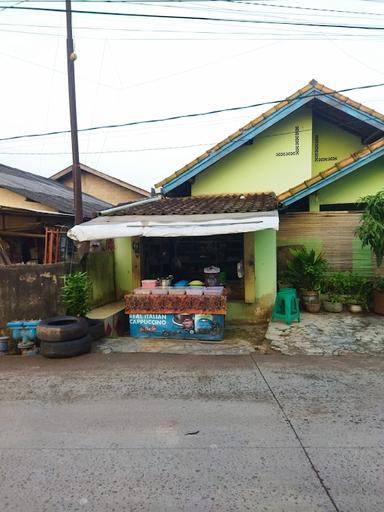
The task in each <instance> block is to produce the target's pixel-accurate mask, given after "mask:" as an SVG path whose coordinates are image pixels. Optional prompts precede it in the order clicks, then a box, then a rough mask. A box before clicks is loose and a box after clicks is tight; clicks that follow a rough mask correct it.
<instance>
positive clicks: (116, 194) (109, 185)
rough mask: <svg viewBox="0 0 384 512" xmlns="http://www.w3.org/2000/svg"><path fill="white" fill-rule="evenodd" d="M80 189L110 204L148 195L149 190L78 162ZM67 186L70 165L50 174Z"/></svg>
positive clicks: (70, 177)
mask: <svg viewBox="0 0 384 512" xmlns="http://www.w3.org/2000/svg"><path fill="white" fill-rule="evenodd" d="M80 169H81V187H82V191H83V192H85V193H86V194H90V195H92V196H94V197H97V198H99V199H101V200H103V201H106V202H107V203H110V204H114V205H116V204H123V203H128V202H131V201H137V200H138V199H143V198H145V197H149V195H150V194H149V192H148V191H147V190H144V189H142V188H139V187H136V186H135V185H131V184H130V183H126V182H125V181H122V180H119V179H117V178H113V177H112V176H108V174H104V173H103V172H100V171H96V170H95V169H92V168H91V167H88V166H87V165H84V164H80ZM51 180H55V181H57V182H59V183H61V184H62V185H65V186H67V187H71V188H72V187H73V179H72V166H70V167H66V168H65V169H63V170H62V171H60V172H57V173H56V174H54V175H53V176H51Z"/></svg>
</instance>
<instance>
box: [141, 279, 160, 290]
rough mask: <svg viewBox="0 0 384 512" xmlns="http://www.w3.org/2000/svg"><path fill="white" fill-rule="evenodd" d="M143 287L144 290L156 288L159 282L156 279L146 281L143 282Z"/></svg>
mask: <svg viewBox="0 0 384 512" xmlns="http://www.w3.org/2000/svg"><path fill="white" fill-rule="evenodd" d="M141 286H142V287H143V288H156V286H157V280H156V279H144V280H143V281H141Z"/></svg>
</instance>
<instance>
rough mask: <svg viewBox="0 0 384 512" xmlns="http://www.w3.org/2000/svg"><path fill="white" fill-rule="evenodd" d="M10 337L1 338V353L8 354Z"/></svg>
mask: <svg viewBox="0 0 384 512" xmlns="http://www.w3.org/2000/svg"><path fill="white" fill-rule="evenodd" d="M8 342H9V338H8V336H0V353H2V354H6V353H7V352H8Z"/></svg>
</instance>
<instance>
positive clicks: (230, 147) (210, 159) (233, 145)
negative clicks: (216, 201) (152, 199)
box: [158, 88, 317, 194]
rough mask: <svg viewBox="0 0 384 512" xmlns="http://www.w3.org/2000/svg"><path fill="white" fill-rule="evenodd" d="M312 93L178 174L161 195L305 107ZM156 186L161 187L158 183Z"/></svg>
mask: <svg viewBox="0 0 384 512" xmlns="http://www.w3.org/2000/svg"><path fill="white" fill-rule="evenodd" d="M314 91H317V89H315V88H313V89H311V90H309V91H308V92H307V93H305V94H303V95H302V97H300V98H297V99H296V100H295V101H292V102H291V103H289V104H288V105H286V106H285V107H283V108H281V109H279V110H277V111H276V112H274V113H273V114H271V115H269V116H268V117H266V118H265V119H264V120H263V121H261V122H260V123H259V124H257V125H256V126H252V127H251V128H249V129H248V130H247V131H245V132H244V133H242V134H241V136H240V137H237V138H236V139H233V140H231V141H230V142H228V143H227V144H225V145H224V146H222V147H221V148H219V149H218V150H217V151H215V152H212V153H211V154H210V155H208V156H207V157H206V158H205V159H204V160H202V161H201V162H197V163H196V164H195V165H194V166H193V167H191V168H190V169H188V170H187V171H185V172H184V173H182V174H180V175H179V176H175V177H174V178H173V179H172V180H170V181H169V182H168V183H164V184H163V185H162V191H163V193H164V194H167V193H168V192H170V191H171V190H173V189H175V188H176V187H178V186H180V185H182V184H183V183H184V182H186V181H188V180H190V179H191V178H193V177H195V176H196V175H197V174H199V173H200V172H202V171H204V170H205V169H206V168H207V167H209V166H211V165H213V164H214V163H216V162H217V161H219V160H221V159H222V158H223V157H225V156H227V155H228V154H230V153H232V151H234V150H235V149H238V148H239V147H240V146H242V145H243V144H245V143H246V142H247V140H249V139H251V138H253V137H256V136H257V135H259V134H260V133H262V132H263V131H265V130H266V129H268V128H270V127H271V126H273V125H274V124H276V123H277V122H279V121H281V120H282V119H284V118H285V117H286V116H287V115H289V114H291V113H292V112H295V111H296V110H298V109H299V108H301V107H303V106H304V105H306V104H307V103H308V102H309V101H311V100H312V99H313V97H314V94H313V93H314ZM158 185H160V186H161V184H160V183H159V184H158Z"/></svg>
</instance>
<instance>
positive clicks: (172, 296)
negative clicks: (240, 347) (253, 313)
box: [125, 267, 227, 341]
mask: <svg viewBox="0 0 384 512" xmlns="http://www.w3.org/2000/svg"><path fill="white" fill-rule="evenodd" d="M204 270H205V284H206V285H211V286H203V283H202V282H201V281H198V280H195V281H192V282H190V283H188V282H186V281H183V280H181V281H179V282H177V283H176V284H175V286H170V284H171V281H172V276H169V277H168V278H163V279H157V280H149V279H148V280H143V281H142V287H141V288H137V289H135V290H134V292H133V293H130V294H127V295H125V312H126V314H128V315H129V326H130V334H131V336H134V337H154V338H171V339H187V340H200V341H220V340H222V339H223V337H224V319H225V314H226V308H227V297H226V293H225V290H224V287H223V286H217V285H218V276H219V272H220V269H218V268H215V267H210V268H208V269H204Z"/></svg>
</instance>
